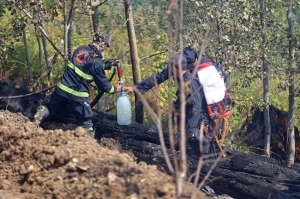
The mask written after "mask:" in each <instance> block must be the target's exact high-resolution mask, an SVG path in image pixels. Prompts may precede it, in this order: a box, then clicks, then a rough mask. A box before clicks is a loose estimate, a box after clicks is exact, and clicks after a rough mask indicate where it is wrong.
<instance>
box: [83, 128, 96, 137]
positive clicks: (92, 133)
mask: <svg viewBox="0 0 300 199" xmlns="http://www.w3.org/2000/svg"><path fill="white" fill-rule="evenodd" d="M84 129H85V131H86V133H87V134H88V135H89V136H90V137H91V138H95V130H94V129H93V127H88V128H84Z"/></svg>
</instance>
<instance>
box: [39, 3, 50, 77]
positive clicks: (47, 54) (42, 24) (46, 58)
mask: <svg viewBox="0 0 300 199" xmlns="http://www.w3.org/2000/svg"><path fill="white" fill-rule="evenodd" d="M39 5H40V14H41V18H42V19H44V12H43V1H42V0H39ZM41 27H43V28H44V29H45V26H44V23H41ZM41 37H42V42H43V48H44V56H45V61H46V66H47V69H48V68H49V66H50V64H51V60H50V55H49V50H48V44H47V38H46V37H45V35H43V34H41ZM42 73H43V71H41V73H40V74H42ZM51 79H52V73H51V72H50V73H49V76H48V80H49V81H50V82H51Z"/></svg>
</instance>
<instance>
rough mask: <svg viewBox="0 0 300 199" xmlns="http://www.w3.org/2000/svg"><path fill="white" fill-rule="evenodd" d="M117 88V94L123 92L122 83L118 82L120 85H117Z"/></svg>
mask: <svg viewBox="0 0 300 199" xmlns="http://www.w3.org/2000/svg"><path fill="white" fill-rule="evenodd" d="M115 88H116V92H121V90H122V85H121V84H120V82H118V83H117V84H116V85H115Z"/></svg>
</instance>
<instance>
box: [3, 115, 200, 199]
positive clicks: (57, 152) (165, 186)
mask: <svg viewBox="0 0 300 199" xmlns="http://www.w3.org/2000/svg"><path fill="white" fill-rule="evenodd" d="M0 125H1V126H0V199H4V198H5V199H25V198H30V199H34V198H62V199H66V198H78V199H79V198H85V199H88V198H103V199H105V198H113V199H116V198H121V199H127V198H128V199H147V198H149V199H153V198H176V197H175V196H176V193H175V184H174V180H173V178H172V177H171V176H168V175H167V174H165V173H163V172H161V171H159V170H158V169H157V168H156V166H153V165H147V164H146V163H143V162H140V163H136V162H135V157H134V156H133V155H132V154H130V153H121V152H120V151H119V150H116V149H115V150H112V148H114V147H115V148H118V144H117V143H115V141H113V140H109V139H108V140H102V141H101V143H102V146H101V145H100V144H99V143H97V141H96V140H95V139H92V138H90V137H88V136H87V135H86V134H85V132H84V130H83V129H82V128H80V127H78V128H76V130H74V131H71V130H68V131H62V130H47V131H44V130H43V129H42V128H40V127H39V126H37V125H36V124H34V123H31V122H30V121H29V119H28V118H26V117H24V116H22V114H15V113H11V112H9V111H2V110H1V111H0ZM104 146H107V147H109V148H110V149H109V148H107V147H104ZM191 190H192V186H191V185H188V186H186V187H185V188H184V193H183V196H182V197H181V198H190V195H191ZM203 197H204V195H203V193H200V192H199V193H198V196H197V197H196V198H203Z"/></svg>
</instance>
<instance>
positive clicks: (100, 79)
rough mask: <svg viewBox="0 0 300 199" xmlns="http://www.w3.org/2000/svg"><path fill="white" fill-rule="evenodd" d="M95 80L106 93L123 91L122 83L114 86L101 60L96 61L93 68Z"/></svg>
mask: <svg viewBox="0 0 300 199" xmlns="http://www.w3.org/2000/svg"><path fill="white" fill-rule="evenodd" d="M91 71H92V73H93V77H94V82H95V83H96V85H97V87H98V89H100V90H101V91H104V92H106V93H116V92H120V91H121V85H116V86H112V85H111V84H110V82H109V80H108V79H107V77H106V76H105V73H104V69H103V67H102V63H101V62H95V63H94V67H92V68H91Z"/></svg>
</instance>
